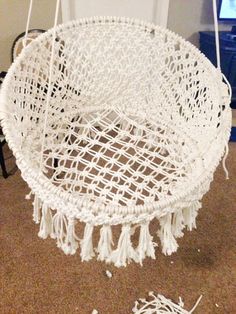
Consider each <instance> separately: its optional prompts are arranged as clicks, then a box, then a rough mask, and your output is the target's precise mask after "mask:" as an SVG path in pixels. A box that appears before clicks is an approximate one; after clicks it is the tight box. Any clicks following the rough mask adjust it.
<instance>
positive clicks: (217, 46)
mask: <svg viewBox="0 0 236 314" xmlns="http://www.w3.org/2000/svg"><path fill="white" fill-rule="evenodd" d="M212 1H213V16H214V29H215V43H216V64H217V69H218V70H219V71H220V72H221V60H220V38H219V25H218V17H217V3H216V0H212ZM223 78H224V81H225V82H226V84H227V86H228V89H229V93H230V95H231V96H232V88H231V86H230V84H229V82H228V80H227V79H226V77H225V76H224V75H223ZM230 99H231V97H230ZM228 153H229V147H228V143H226V145H225V155H224V158H223V160H222V166H223V169H224V172H225V176H226V180H228V179H229V171H228V169H227V167H226V159H227V156H228Z"/></svg>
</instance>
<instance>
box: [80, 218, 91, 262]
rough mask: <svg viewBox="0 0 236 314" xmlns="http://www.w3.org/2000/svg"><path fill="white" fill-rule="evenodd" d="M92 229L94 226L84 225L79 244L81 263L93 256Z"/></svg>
mask: <svg viewBox="0 0 236 314" xmlns="http://www.w3.org/2000/svg"><path fill="white" fill-rule="evenodd" d="M93 228H94V226H93V225H91V224H86V225H85V228H84V237H83V239H82V240H81V242H80V246H81V252H80V256H81V260H82V262H83V261H89V260H90V259H92V258H93V257H94V256H95V253H94V249H93Z"/></svg>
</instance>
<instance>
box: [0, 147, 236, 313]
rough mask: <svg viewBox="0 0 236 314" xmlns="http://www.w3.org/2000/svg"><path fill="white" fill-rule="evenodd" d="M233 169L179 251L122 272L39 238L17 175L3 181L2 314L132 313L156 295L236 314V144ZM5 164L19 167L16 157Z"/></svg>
mask: <svg viewBox="0 0 236 314" xmlns="http://www.w3.org/2000/svg"><path fill="white" fill-rule="evenodd" d="M5 150H6V155H8V156H9V154H10V152H9V151H8V150H7V147H6V148H5ZM227 165H228V168H229V171H230V180H225V176H224V173H223V171H222V168H221V166H220V167H219V168H218V169H217V172H216V174H215V179H214V182H213V183H212V184H211V189H210V191H209V192H208V194H207V195H206V196H205V197H204V199H203V207H202V209H201V210H200V213H199V216H198V219H197V229H196V230H194V231H192V232H188V231H186V232H185V235H184V237H183V238H182V239H180V240H179V241H178V243H179V245H180V247H179V249H178V251H177V253H175V254H173V255H172V256H169V257H166V256H164V255H163V254H162V253H161V252H160V248H157V259H156V260H151V259H146V260H145V261H144V264H143V267H141V266H139V265H137V264H134V263H132V264H130V265H129V266H128V267H127V268H122V269H117V268H115V267H113V266H111V265H106V264H104V263H100V262H95V261H91V262H87V263H86V262H85V263H81V262H80V256H79V252H77V253H76V254H75V255H74V256H65V255H64V253H63V252H62V251H60V250H59V249H58V248H57V247H56V245H55V241H54V240H52V239H47V240H42V239H40V238H38V236H37V232H38V225H35V224H34V223H33V221H32V205H31V202H30V201H27V200H25V194H27V193H28V191H29V190H28V188H27V185H26V184H25V183H24V181H23V180H22V179H21V177H20V172H19V170H17V171H14V174H12V175H11V176H10V177H9V178H8V179H6V180H5V179H3V177H0V313H1V314H5V313H6V314H10V313H19V314H21V313H45V314H47V313H80V314H91V313H92V310H93V309H97V310H98V312H99V314H131V313H132V307H133V305H134V302H135V300H136V299H138V298H145V297H146V296H147V294H148V292H149V291H155V292H157V293H160V294H163V295H165V296H166V297H168V298H170V299H172V300H173V301H175V302H178V298H179V296H181V297H182V299H183V301H184V303H185V307H186V309H190V308H191V307H192V306H193V304H194V303H195V301H196V300H197V298H198V297H199V296H200V295H203V298H202V301H201V303H200V304H199V306H198V308H197V309H196V311H195V312H194V313H196V314H208V313H210V314H215V313H216V314H217V313H219V314H228V313H229V314H235V313H236V144H230V153H229V157H228V159H227ZM7 166H8V168H12V167H13V166H14V159H13V158H10V159H8V160H7ZM106 270H110V271H111V272H112V273H113V277H112V278H111V279H109V278H108V277H107V276H106V275H105V271H106Z"/></svg>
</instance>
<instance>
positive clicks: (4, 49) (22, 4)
mask: <svg viewBox="0 0 236 314" xmlns="http://www.w3.org/2000/svg"><path fill="white" fill-rule="evenodd" d="M55 4H56V0H34V6H33V11H32V21H31V25H30V28H42V29H48V28H50V27H52V25H53V20H54V11H55ZM28 6H29V0H0V71H3V70H7V68H8V67H9V65H10V62H11V46H12V43H13V41H14V39H15V38H16V37H17V36H18V35H19V34H20V33H22V32H24V31H25V24H26V18H27V14H28Z"/></svg>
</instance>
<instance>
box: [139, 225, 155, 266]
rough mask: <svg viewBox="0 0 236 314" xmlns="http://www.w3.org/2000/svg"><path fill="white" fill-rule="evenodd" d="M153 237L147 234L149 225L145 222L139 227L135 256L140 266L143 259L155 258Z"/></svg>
mask: <svg viewBox="0 0 236 314" xmlns="http://www.w3.org/2000/svg"><path fill="white" fill-rule="evenodd" d="M152 239H153V237H152V236H151V235H150V232H149V223H148V222H145V223H143V224H141V226H140V235H139V244H138V247H137V250H136V252H137V255H138V260H139V263H140V264H141V265H142V264H143V260H144V258H145V257H146V256H147V257H151V258H152V259H156V256H155V247H156V246H157V244H156V243H154V242H153V241H152Z"/></svg>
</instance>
